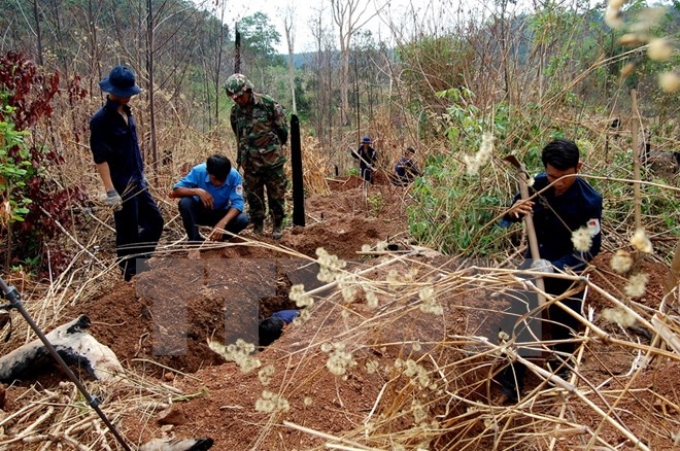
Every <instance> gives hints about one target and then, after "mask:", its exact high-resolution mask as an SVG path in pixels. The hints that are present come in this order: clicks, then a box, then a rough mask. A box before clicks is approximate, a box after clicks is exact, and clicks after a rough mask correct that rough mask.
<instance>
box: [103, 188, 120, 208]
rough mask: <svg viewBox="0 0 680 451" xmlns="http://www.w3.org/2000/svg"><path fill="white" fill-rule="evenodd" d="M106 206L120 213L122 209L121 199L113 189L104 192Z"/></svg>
mask: <svg viewBox="0 0 680 451" xmlns="http://www.w3.org/2000/svg"><path fill="white" fill-rule="evenodd" d="M106 205H108V206H109V207H111V208H113V211H120V210H122V208H123V199H122V198H121V197H120V195H119V194H118V192H117V191H116V190H115V189H110V190H108V191H107V192H106Z"/></svg>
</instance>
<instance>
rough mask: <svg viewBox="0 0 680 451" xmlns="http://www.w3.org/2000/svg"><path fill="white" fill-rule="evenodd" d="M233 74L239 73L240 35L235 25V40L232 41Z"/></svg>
mask: <svg viewBox="0 0 680 451" xmlns="http://www.w3.org/2000/svg"><path fill="white" fill-rule="evenodd" d="M234 73H235V74H240V73H241V33H239V31H238V24H237V25H236V38H235V39H234Z"/></svg>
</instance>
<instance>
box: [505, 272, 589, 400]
mask: <svg viewBox="0 0 680 451" xmlns="http://www.w3.org/2000/svg"><path fill="white" fill-rule="evenodd" d="M543 280H544V284H545V291H546V293H549V294H551V295H553V296H559V295H561V294H562V293H564V292H566V291H567V290H569V289H570V288H571V285H572V282H571V281H568V280H561V279H554V278H550V277H544V278H543ZM514 294H515V298H514V299H512V301H511V302H512V303H513V304H514V305H513V307H512V308H511V310H513V311H515V313H517V314H518V315H522V314H524V313H526V312H527V311H529V310H532V309H534V308H536V307H537V306H538V296H537V294H536V293H534V292H514ZM560 302H561V303H562V304H564V305H566V306H567V307H568V308H569V309H571V310H573V311H574V312H576V313H578V314H580V312H581V305H582V303H583V292H581V293H577V294H575V295H573V296H572V297H569V298H565V299H562V300H561V301H560ZM516 317H517V316H515V318H516ZM543 319H547V320H548V321H541V318H531V320H530V321H529V324H530V325H529V327H527V326H526V325H525V324H523V323H522V324H510V325H509V326H508V323H506V324H504V326H503V330H504V331H505V332H506V333H508V334H509V335H512V334H513V332H514V333H515V336H516V337H517V342H520V343H521V342H522V341H524V342H527V341H534V340H535V339H534V340H532V339H531V338H529V337H539V338H540V337H541V336H542V334H543V332H544V331H549V333H550V336H551V338H552V340H569V339H570V338H571V337H572V336H573V335H574V334H576V333H577V332H578V330H579V326H580V323H579V321H578V320H577V319H576V318H574V317H573V316H572V315H570V314H569V313H568V312H567V311H565V310H564V309H563V308H561V307H560V306H558V305H555V304H553V305H551V306H550V307H548V310H547V312H546V313H545V315H544V318H543ZM541 323H543V324H544V325H545V327H541V326H540V324H541ZM537 324H539V327H538V328H537V327H535V326H536V325H537ZM528 329H531V334H529V333H528ZM539 334H540V335H539ZM522 338H525V339H522ZM552 349H553V350H554V351H557V352H558V353H559V354H561V355H558V358H559V359H566V358H567V356H568V355H570V354H573V353H574V350H575V349H576V348H575V344H574V343H571V342H564V343H558V344H556V345H554V346H553V347H552ZM517 352H518V354H519V355H520V356H522V357H532V356H535V355H534V354H535V351H534V350H528V349H522V348H521V346H520V347H519V349H518V351H517ZM564 354H567V355H564ZM525 376H526V367H525V366H524V365H523V364H521V363H518V362H515V363H512V364H509V365H508V366H507V367H505V368H504V369H503V370H501V372H500V373H499V375H498V381H499V382H500V384H501V386H502V388H503V392H504V393H506V395H508V396H509V397H511V398H515V397H516V396H517V393H518V391H519V392H521V391H522V389H523V388H524V379H525Z"/></svg>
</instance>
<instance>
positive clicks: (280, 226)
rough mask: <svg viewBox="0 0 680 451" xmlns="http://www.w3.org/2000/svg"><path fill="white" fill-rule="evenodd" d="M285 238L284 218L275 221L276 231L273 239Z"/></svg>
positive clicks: (273, 232)
mask: <svg viewBox="0 0 680 451" xmlns="http://www.w3.org/2000/svg"><path fill="white" fill-rule="evenodd" d="M282 236H283V218H275V219H274V230H273V231H272V238H274V239H275V240H280V239H281V237H282Z"/></svg>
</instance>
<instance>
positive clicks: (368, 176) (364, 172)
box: [360, 167, 373, 183]
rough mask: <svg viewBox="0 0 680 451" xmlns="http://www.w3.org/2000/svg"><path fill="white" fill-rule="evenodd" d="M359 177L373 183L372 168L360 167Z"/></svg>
mask: <svg viewBox="0 0 680 451" xmlns="http://www.w3.org/2000/svg"><path fill="white" fill-rule="evenodd" d="M360 169H361V178H362V179H364V181H366V182H368V183H373V168H369V167H361V168H360Z"/></svg>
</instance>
